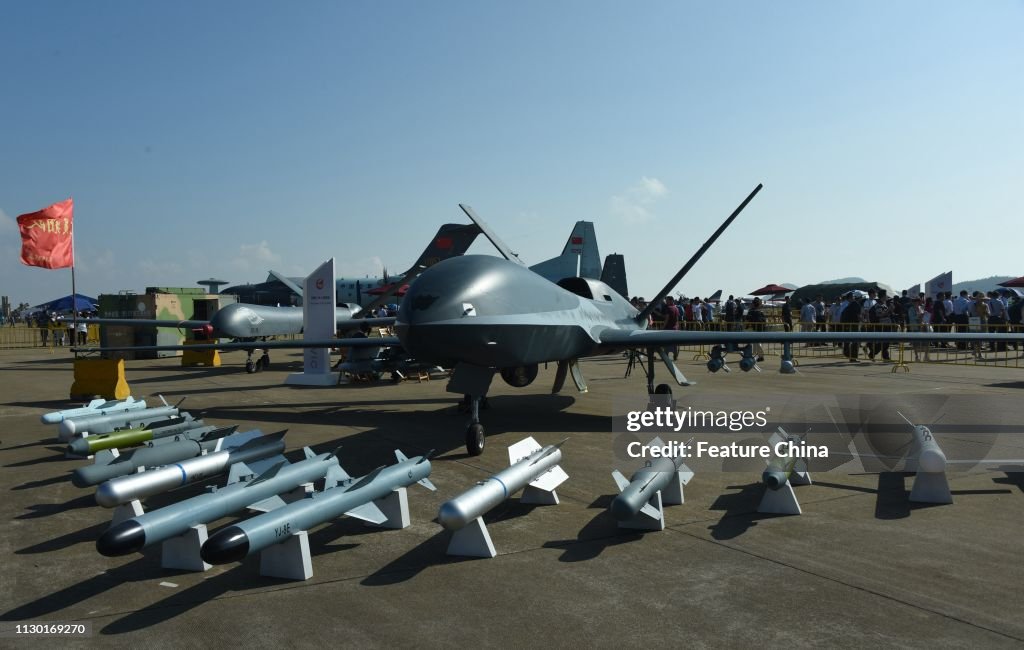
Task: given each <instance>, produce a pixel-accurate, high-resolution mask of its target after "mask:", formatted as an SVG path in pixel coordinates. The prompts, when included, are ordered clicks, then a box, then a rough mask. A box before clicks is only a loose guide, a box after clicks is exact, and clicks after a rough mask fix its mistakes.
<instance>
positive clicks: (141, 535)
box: [96, 519, 146, 557]
mask: <svg viewBox="0 0 1024 650" xmlns="http://www.w3.org/2000/svg"><path fill="white" fill-rule="evenodd" d="M145 545H146V531H145V529H144V528H143V527H142V526H140V525H139V523H138V522H136V521H135V520H134V519H129V520H128V521H122V522H121V523H119V524H117V525H116V526H111V527H110V528H108V529H107V531H106V532H105V533H103V534H102V535H100V538H99V539H98V540H96V550H97V551H99V552H100V555H105V556H107V557H117V556H118V555H128V554H129V553H134V552H136V551H141V550H142V547H143V546H145Z"/></svg>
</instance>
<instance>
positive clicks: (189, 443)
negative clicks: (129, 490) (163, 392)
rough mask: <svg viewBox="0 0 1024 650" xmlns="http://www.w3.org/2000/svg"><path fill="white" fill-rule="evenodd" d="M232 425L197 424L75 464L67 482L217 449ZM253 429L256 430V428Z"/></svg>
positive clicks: (80, 483)
mask: <svg viewBox="0 0 1024 650" xmlns="http://www.w3.org/2000/svg"><path fill="white" fill-rule="evenodd" d="M236 429H238V425H232V426H230V427H210V426H208V427H197V428H195V429H189V430H188V431H185V432H184V433H183V434H182V435H181V436H178V439H177V440H173V441H165V440H160V441H150V442H148V443H146V446H145V447H140V448H139V449H135V450H133V451H130V452H127V453H125V454H122V455H120V456H116V457H114V458H112V459H111V460H110V462H107V463H103V462H98V463H96V464H94V465H85V466H84V467H79V468H78V469H76V470H75V471H74V472H72V474H71V483H73V484H74V485H75V487H80V488H84V487H90V486H92V485H99V484H100V483H102V482H104V481H109V480H110V479H113V478H117V477H118V476H124V475H126V474H132V473H134V472H136V471H137V470H138V469H139V468H141V467H160V466H163V465H169V464H171V463H176V462H178V461H179V460H185V459H186V458H192V457H193V456H198V455H200V454H202V453H207V452H211V451H220V446H221V444H222V439H223V438H224V437H225V436H230V435H231V434H232V433H234V432H235V430H236ZM246 433H249V432H246ZM257 433H260V432H259V431H257ZM239 435H245V434H239ZM260 435H262V434H260Z"/></svg>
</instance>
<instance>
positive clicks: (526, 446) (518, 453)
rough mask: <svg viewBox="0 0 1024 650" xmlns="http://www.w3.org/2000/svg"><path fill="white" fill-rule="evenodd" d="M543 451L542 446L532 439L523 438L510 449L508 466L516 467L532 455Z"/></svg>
mask: <svg viewBox="0 0 1024 650" xmlns="http://www.w3.org/2000/svg"><path fill="white" fill-rule="evenodd" d="M540 449H541V446H540V444H539V443H538V442H537V441H536V440H534V439H533V438H532V437H528V438H523V439H522V440H520V441H519V442H517V443H515V444H514V445H511V446H509V448H508V464H509V465H515V464H516V463H518V462H519V461H521V460H522V459H524V458H526V457H527V456H529V455H530V454H532V453H534V452H535V451H538V450H540Z"/></svg>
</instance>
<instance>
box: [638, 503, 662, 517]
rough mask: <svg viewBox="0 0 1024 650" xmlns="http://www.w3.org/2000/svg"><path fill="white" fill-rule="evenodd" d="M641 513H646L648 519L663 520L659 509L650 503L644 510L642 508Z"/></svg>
mask: <svg viewBox="0 0 1024 650" xmlns="http://www.w3.org/2000/svg"><path fill="white" fill-rule="evenodd" d="M640 512H642V513H644V514H645V515H647V516H648V517H652V518H654V519H661V513H660V512H658V509H657V508H655V507H654V506H652V505H651V502H650V501H648V502H647V503H645V504H644V507H643V508H640Z"/></svg>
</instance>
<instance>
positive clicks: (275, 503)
mask: <svg viewBox="0 0 1024 650" xmlns="http://www.w3.org/2000/svg"><path fill="white" fill-rule="evenodd" d="M285 505H287V504H286V503H285V501H284V499H282V498H281V497H279V496H277V495H276V494H275V495H274V496H272V497H267V498H266V499H263V500H262V501H257V502H256V503H254V504H252V505H250V506H249V510H256V511H258V512H270V511H271V510H277V509H278V508H280V507H282V506H285Z"/></svg>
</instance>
